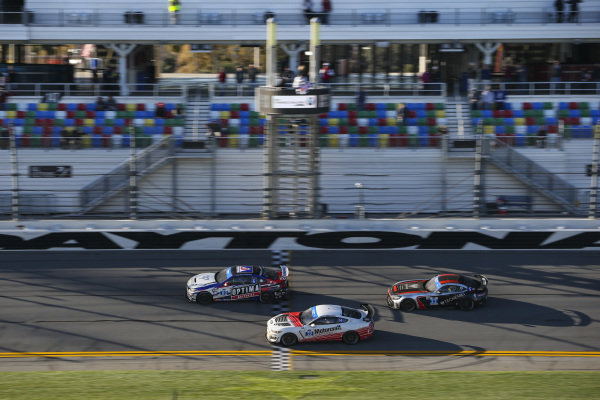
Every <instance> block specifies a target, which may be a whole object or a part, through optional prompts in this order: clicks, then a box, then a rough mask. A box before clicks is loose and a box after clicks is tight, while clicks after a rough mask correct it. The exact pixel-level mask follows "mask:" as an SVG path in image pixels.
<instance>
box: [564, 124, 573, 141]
mask: <svg viewBox="0 0 600 400" xmlns="http://www.w3.org/2000/svg"><path fill="white" fill-rule="evenodd" d="M572 136H573V131H572V128H571V125H565V134H564V137H565V138H567V139H571V137H572Z"/></svg>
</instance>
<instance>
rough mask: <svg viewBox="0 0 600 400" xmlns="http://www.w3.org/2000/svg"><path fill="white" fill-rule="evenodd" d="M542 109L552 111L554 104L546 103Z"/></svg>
mask: <svg viewBox="0 0 600 400" xmlns="http://www.w3.org/2000/svg"><path fill="white" fill-rule="evenodd" d="M543 108H544V110H552V109H553V108H554V104H552V103H550V102H549V101H547V102H545V103H544V105H543Z"/></svg>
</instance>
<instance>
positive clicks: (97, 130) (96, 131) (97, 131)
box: [94, 126, 102, 135]
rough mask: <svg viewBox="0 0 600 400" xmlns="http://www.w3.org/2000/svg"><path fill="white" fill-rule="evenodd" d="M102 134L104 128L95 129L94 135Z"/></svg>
mask: <svg viewBox="0 0 600 400" xmlns="http://www.w3.org/2000/svg"><path fill="white" fill-rule="evenodd" d="M100 134H102V127H101V126H95V127H94V135H100Z"/></svg>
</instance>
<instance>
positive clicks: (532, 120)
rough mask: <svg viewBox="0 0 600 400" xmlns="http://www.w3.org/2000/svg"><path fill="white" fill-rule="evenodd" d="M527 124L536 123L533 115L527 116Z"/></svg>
mask: <svg viewBox="0 0 600 400" xmlns="http://www.w3.org/2000/svg"><path fill="white" fill-rule="evenodd" d="M525 124H526V125H535V118H531V117H528V118H525Z"/></svg>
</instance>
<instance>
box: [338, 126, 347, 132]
mask: <svg viewBox="0 0 600 400" xmlns="http://www.w3.org/2000/svg"><path fill="white" fill-rule="evenodd" d="M340 133H342V134H345V133H348V127H347V126H340Z"/></svg>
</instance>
